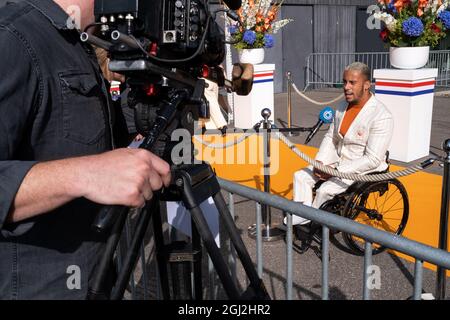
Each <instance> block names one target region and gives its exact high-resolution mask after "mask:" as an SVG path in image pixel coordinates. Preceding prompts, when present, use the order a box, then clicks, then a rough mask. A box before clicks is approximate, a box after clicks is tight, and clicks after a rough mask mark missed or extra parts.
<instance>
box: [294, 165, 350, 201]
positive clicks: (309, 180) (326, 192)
mask: <svg viewBox="0 0 450 320" xmlns="http://www.w3.org/2000/svg"><path fill="white" fill-rule="evenodd" d="M317 181H319V178H317V177H316V176H315V175H314V174H313V170H312V169H311V168H310V167H308V168H306V169H303V170H300V171H297V172H295V173H294V199H293V200H294V201H297V202H302V203H303V204H304V205H307V206H310V207H313V208H317V209H318V208H320V206H321V205H322V204H323V203H324V202H325V201H327V200H330V199H332V198H333V197H334V196H336V195H338V194H340V193H342V192H344V191H345V190H347V189H348V187H350V185H351V184H352V183H353V181H351V180H341V179H339V178H336V177H332V178H330V179H328V180H327V181H325V182H324V183H322V185H321V186H320V188H319V189H317V190H316V197H315V198H314V199H313V192H312V189H313V187H314V185H315V184H316V183H317Z"/></svg>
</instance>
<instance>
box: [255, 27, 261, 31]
mask: <svg viewBox="0 0 450 320" xmlns="http://www.w3.org/2000/svg"><path fill="white" fill-rule="evenodd" d="M255 31H256V32H262V31H263V28H262V27H261V26H256V28H255Z"/></svg>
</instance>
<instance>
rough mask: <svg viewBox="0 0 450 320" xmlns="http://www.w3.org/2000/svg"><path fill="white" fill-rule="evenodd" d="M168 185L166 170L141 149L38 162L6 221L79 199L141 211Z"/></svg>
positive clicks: (168, 175) (166, 168)
mask: <svg viewBox="0 0 450 320" xmlns="http://www.w3.org/2000/svg"><path fill="white" fill-rule="evenodd" d="M170 179H171V175H170V166H169V164H168V163H167V162H165V161H164V160H162V159H160V158H158V157H157V156H155V155H154V154H152V153H150V152H149V151H147V150H144V149H117V150H114V151H110V152H106V153H102V154H98V155H93V156H85V157H78V158H69V159H63V160H55V161H48V162H41V163H38V164H36V165H35V166H33V167H32V168H31V169H30V171H29V172H28V173H27V175H26V176H25V178H24V180H23V182H22V184H21V186H20V188H19V191H18V192H17V194H16V197H15V199H14V204H13V205H12V207H11V210H10V212H9V215H8V218H7V221H8V222H17V221H22V220H25V219H28V218H31V217H34V216H37V215H40V214H43V213H46V212H49V211H51V210H54V209H56V208H58V207H60V206H62V205H64V204H66V203H67V202H69V201H72V200H74V199H77V198H81V197H85V198H87V199H89V200H91V201H94V202H97V203H100V204H104V205H123V206H127V207H142V206H144V204H145V201H146V200H150V199H151V198H152V197H153V192H154V191H156V190H159V189H161V188H162V187H163V186H168V185H169V184H170Z"/></svg>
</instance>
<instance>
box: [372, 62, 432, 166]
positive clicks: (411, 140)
mask: <svg viewBox="0 0 450 320" xmlns="http://www.w3.org/2000/svg"><path fill="white" fill-rule="evenodd" d="M437 74H438V70H437V69H415V70H400V69H399V70H396V69H378V70H374V74H373V77H374V79H375V95H376V98H377V99H378V100H379V101H381V102H382V103H383V104H384V105H385V106H386V107H387V108H388V109H389V111H390V112H391V113H392V115H393V117H394V135H393V137H392V141H391V146H390V148H389V151H390V155H389V157H390V158H391V159H394V160H398V161H403V162H410V161H413V160H416V159H419V158H422V157H425V156H428V154H429V151H430V137H431V118H432V115H433V97H434V85H435V82H436V77H437Z"/></svg>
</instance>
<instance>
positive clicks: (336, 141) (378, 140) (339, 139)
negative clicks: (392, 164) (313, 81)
mask: <svg viewBox="0 0 450 320" xmlns="http://www.w3.org/2000/svg"><path fill="white" fill-rule="evenodd" d="M370 76H371V70H370V69H369V67H368V66H367V65H365V64H363V63H360V62H354V63H352V64H350V65H348V66H347V67H346V68H345V70H344V74H343V84H344V86H343V88H344V94H345V100H346V101H343V102H342V103H341V104H340V105H339V106H338V107H337V108H336V113H335V116H334V121H333V123H332V124H331V125H330V128H329V129H328V132H327V133H326V135H325V137H324V139H323V141H322V143H321V145H320V149H319V151H318V153H317V155H316V160H317V161H320V162H321V163H323V164H325V165H329V166H332V167H334V168H336V169H337V170H338V171H340V172H345V173H356V174H368V173H371V172H381V171H385V170H386V169H387V168H388V164H387V161H386V156H385V155H386V151H387V149H388V147H389V144H390V141H391V137H392V133H393V126H394V121H393V118H392V115H391V113H390V112H389V111H388V110H387V108H386V107H385V106H384V105H383V104H382V103H381V102H380V101H378V100H377V99H376V98H375V96H374V95H373V94H372V93H371V92H370V86H371V82H370ZM319 181H320V182H321V185H320V187H318V188H317V189H316V190H315V187H316V184H317V183H318V182H319ZM352 183H353V181H351V180H347V179H340V178H338V177H332V176H329V175H328V174H325V173H323V172H321V171H319V170H316V169H315V168H313V167H312V166H309V167H307V168H305V169H303V170H300V171H297V172H295V173H294V190H293V192H294V196H293V200H294V201H297V202H301V203H303V204H305V205H307V206H312V207H314V208H320V207H321V205H322V204H323V203H325V202H326V201H327V200H330V199H332V198H334V197H335V196H336V195H338V194H341V193H343V192H344V191H346V190H347V189H348V188H349V187H350V185H352ZM314 190H315V197H314V194H313V193H314V192H313V191H314ZM292 218H293V225H303V224H307V223H309V222H310V221H309V220H307V219H304V218H301V217H298V216H296V215H293V217H292ZM285 220H286V219H285ZM285 223H286V221H285Z"/></svg>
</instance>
